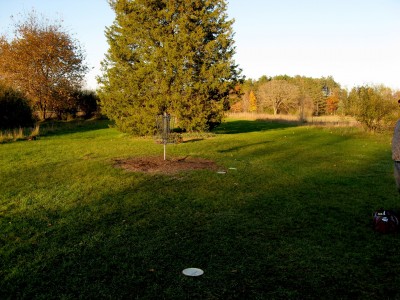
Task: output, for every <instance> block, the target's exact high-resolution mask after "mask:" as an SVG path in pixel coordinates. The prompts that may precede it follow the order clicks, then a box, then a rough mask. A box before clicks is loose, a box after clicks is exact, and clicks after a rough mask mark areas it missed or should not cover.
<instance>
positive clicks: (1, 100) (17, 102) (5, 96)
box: [0, 85, 35, 129]
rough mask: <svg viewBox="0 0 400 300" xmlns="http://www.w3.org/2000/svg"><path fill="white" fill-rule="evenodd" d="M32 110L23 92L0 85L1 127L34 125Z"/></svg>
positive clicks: (10, 127)
mask: <svg viewBox="0 0 400 300" xmlns="http://www.w3.org/2000/svg"><path fill="white" fill-rule="evenodd" d="M34 122H35V121H34V118H33V116H32V110H31V108H30V106H29V104H28V102H27V100H26V99H25V98H24V97H23V96H22V94H21V93H19V92H17V91H15V90H13V89H11V88H8V87H5V86H2V85H0V129H13V128H19V127H32V126H33V124H34Z"/></svg>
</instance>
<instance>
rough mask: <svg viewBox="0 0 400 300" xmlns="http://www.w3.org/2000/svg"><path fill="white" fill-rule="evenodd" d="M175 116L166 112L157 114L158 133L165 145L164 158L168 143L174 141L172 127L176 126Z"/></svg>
mask: <svg viewBox="0 0 400 300" xmlns="http://www.w3.org/2000/svg"><path fill="white" fill-rule="evenodd" d="M174 120H175V119H174V117H172V116H171V115H170V114H167V113H166V112H165V113H164V114H162V115H158V116H157V133H158V136H159V138H160V139H161V143H162V144H163V145H164V160H165V159H166V148H167V144H171V143H173V142H174V141H173V138H172V135H171V129H172V128H173V127H174Z"/></svg>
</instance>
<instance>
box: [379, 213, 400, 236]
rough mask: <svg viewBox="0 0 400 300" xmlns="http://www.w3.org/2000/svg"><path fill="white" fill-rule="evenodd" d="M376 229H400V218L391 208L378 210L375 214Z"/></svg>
mask: <svg viewBox="0 0 400 300" xmlns="http://www.w3.org/2000/svg"><path fill="white" fill-rule="evenodd" d="M373 225H374V230H375V231H377V232H380V233H393V232H397V231H398V230H399V219H398V217H397V216H396V214H395V213H394V212H393V211H391V210H377V211H375V212H374V214H373Z"/></svg>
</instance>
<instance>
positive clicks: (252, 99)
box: [249, 90, 257, 112]
mask: <svg viewBox="0 0 400 300" xmlns="http://www.w3.org/2000/svg"><path fill="white" fill-rule="evenodd" d="M256 111H257V98H256V95H255V94H254V92H253V91H252V90H251V91H250V94H249V112H256Z"/></svg>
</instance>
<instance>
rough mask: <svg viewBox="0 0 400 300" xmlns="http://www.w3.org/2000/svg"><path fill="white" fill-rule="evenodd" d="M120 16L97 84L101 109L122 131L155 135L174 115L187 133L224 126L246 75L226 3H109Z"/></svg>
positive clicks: (142, 0)
mask: <svg viewBox="0 0 400 300" xmlns="http://www.w3.org/2000/svg"><path fill="white" fill-rule="evenodd" d="M109 3H110V5H111V7H112V8H113V9H114V11H115V14H116V18H115V21H114V23H113V25H111V26H110V27H109V28H107V30H106V37H107V39H108V43H109V46H110V48H109V51H108V54H107V56H106V59H105V60H104V61H103V74H102V76H101V77H99V78H98V80H99V83H100V86H101V87H100V89H99V96H100V102H101V106H102V111H103V112H104V113H105V114H106V115H107V116H108V117H109V118H111V119H112V120H114V121H115V123H116V125H117V126H118V128H120V129H121V130H123V131H126V132H132V133H135V134H139V135H145V134H149V133H153V132H154V129H155V119H156V118H155V117H156V115H158V114H162V113H164V112H167V113H170V114H173V115H175V116H176V118H177V122H178V125H179V126H180V127H181V128H182V129H185V130H189V131H192V130H205V129H210V128H212V127H214V126H215V125H217V124H219V123H220V122H221V118H222V115H223V110H224V107H225V108H226V105H224V104H226V102H227V100H228V96H229V91H230V90H231V89H232V87H233V85H234V84H235V81H236V80H237V79H238V76H239V73H240V71H238V68H237V66H236V65H235V64H234V61H233V58H232V57H233V55H234V49H235V48H234V46H233V44H234V41H233V31H232V24H233V21H232V20H228V17H227V14H226V8H227V4H226V1H224V0H110V1H109Z"/></svg>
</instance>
